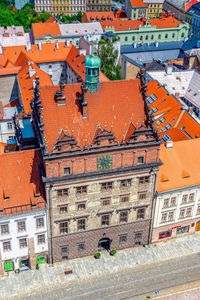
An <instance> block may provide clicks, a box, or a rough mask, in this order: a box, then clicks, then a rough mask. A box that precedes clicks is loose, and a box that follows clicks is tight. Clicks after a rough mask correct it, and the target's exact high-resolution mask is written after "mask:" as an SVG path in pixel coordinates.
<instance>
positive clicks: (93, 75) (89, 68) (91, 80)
mask: <svg viewBox="0 0 200 300" xmlns="http://www.w3.org/2000/svg"><path fill="white" fill-rule="evenodd" d="M100 66H101V60H100V58H99V57H98V56H96V55H94V54H93V53H92V54H91V55H89V56H86V58H85V69H86V77H85V83H86V86H87V87H88V89H89V90H90V92H96V91H97V90H98V88H99V71H100Z"/></svg>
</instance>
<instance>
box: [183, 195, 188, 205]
mask: <svg viewBox="0 0 200 300" xmlns="http://www.w3.org/2000/svg"><path fill="white" fill-rule="evenodd" d="M187 199H188V195H183V196H182V204H185V203H187Z"/></svg>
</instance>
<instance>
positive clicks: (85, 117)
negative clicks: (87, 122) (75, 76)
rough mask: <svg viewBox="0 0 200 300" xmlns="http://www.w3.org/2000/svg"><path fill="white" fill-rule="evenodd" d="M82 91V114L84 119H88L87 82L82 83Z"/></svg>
mask: <svg viewBox="0 0 200 300" xmlns="http://www.w3.org/2000/svg"><path fill="white" fill-rule="evenodd" d="M81 91H82V99H81V106H82V116H83V119H87V105H88V103H87V100H86V93H87V91H88V88H87V86H86V85H85V83H83V82H82V83H81Z"/></svg>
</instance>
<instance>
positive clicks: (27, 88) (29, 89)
mask: <svg viewBox="0 0 200 300" xmlns="http://www.w3.org/2000/svg"><path fill="white" fill-rule="evenodd" d="M29 68H31V69H33V70H35V74H34V75H33V76H32V77H30V73H29ZM36 76H39V80H40V85H41V86H46V85H48V86H51V85H53V83H52V81H51V78H50V76H49V74H47V73H46V72H44V71H42V70H41V69H40V68H39V67H38V66H37V65H36V64H35V63H33V62H28V63H27V64H26V65H24V66H23V67H22V68H21V70H20V71H19V73H18V81H19V85H20V90H21V101H22V104H23V107H24V111H25V113H29V112H31V108H30V101H31V100H32V98H33V95H34V90H33V81H34V80H35V77H36Z"/></svg>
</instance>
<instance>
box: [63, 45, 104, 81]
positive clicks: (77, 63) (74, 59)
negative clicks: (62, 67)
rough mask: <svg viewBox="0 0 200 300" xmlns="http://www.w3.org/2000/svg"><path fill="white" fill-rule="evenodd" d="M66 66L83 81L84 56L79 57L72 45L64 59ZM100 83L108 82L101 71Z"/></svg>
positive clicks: (77, 51)
mask: <svg viewBox="0 0 200 300" xmlns="http://www.w3.org/2000/svg"><path fill="white" fill-rule="evenodd" d="M66 62H67V64H68V65H69V66H70V68H71V69H72V70H73V71H74V72H75V73H76V74H77V75H78V76H80V77H81V79H82V80H83V81H85V73H86V70H85V55H83V54H81V55H79V50H78V49H77V48H76V47H75V46H73V45H72V47H71V50H70V52H69V54H68V56H67V59H66ZM99 80H100V82H103V81H109V79H108V78H107V77H106V75H104V74H103V73H102V72H101V71H100V73H99Z"/></svg>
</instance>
